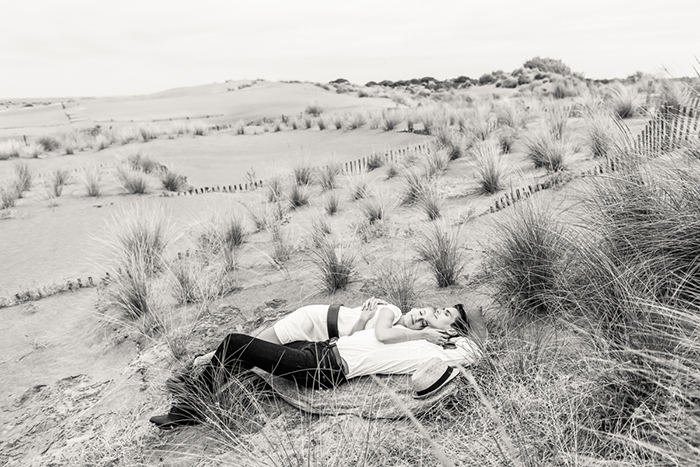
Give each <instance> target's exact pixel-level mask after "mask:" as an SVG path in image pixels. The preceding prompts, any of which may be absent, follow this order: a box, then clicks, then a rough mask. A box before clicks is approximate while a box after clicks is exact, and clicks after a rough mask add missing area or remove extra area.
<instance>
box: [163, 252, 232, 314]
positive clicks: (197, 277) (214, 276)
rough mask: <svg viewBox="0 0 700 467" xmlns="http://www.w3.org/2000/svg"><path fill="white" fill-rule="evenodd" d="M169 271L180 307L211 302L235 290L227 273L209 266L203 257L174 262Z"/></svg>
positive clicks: (198, 256)
mask: <svg viewBox="0 0 700 467" xmlns="http://www.w3.org/2000/svg"><path fill="white" fill-rule="evenodd" d="M168 271H169V273H170V286H171V289H172V295H173V298H175V300H176V301H177V303H178V304H179V305H186V304H190V303H199V302H211V301H213V300H216V299H218V298H220V297H221V296H223V295H225V294H226V293H227V292H229V291H231V290H233V289H234V288H235V282H234V281H233V280H231V279H230V278H229V277H228V276H227V274H226V272H225V271H222V270H221V269H220V268H218V267H213V266H212V265H209V264H208V260H207V259H206V258H204V257H202V256H201V255H193V256H192V257H185V258H182V259H178V260H176V261H173V262H172V263H171V264H170V265H169V267H168Z"/></svg>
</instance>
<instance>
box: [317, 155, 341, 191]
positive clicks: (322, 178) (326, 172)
mask: <svg viewBox="0 0 700 467" xmlns="http://www.w3.org/2000/svg"><path fill="white" fill-rule="evenodd" d="M341 173H343V167H342V166H341V165H340V163H339V162H335V161H332V162H329V163H328V164H327V165H325V166H323V167H322V168H321V170H320V172H319V177H318V178H319V182H320V183H321V188H323V189H324V190H333V189H334V188H337V187H338V176H339V175H340V174H341Z"/></svg>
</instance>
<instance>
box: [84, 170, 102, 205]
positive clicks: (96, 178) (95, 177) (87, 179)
mask: <svg viewBox="0 0 700 467" xmlns="http://www.w3.org/2000/svg"><path fill="white" fill-rule="evenodd" d="M100 182H101V176H100V169H99V168H98V167H90V168H87V169H85V174H84V175H83V186H84V187H85V191H86V192H87V195H88V196H91V197H95V198H98V197H99V196H101V195H102V186H101V185H100Z"/></svg>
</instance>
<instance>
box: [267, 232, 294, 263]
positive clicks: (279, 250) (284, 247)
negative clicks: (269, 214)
mask: <svg viewBox="0 0 700 467" xmlns="http://www.w3.org/2000/svg"><path fill="white" fill-rule="evenodd" d="M270 231H271V235H272V244H273V246H272V252H271V253H270V258H271V259H272V261H273V262H274V263H275V264H276V265H278V266H280V265H282V264H283V263H285V262H287V261H289V259H290V258H291V257H292V253H293V252H294V247H293V245H292V244H291V243H290V242H289V239H288V237H287V236H286V235H285V234H284V233H283V232H282V228H281V227H280V225H279V224H273V225H272V227H271V228H270Z"/></svg>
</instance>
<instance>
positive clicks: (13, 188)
mask: <svg viewBox="0 0 700 467" xmlns="http://www.w3.org/2000/svg"><path fill="white" fill-rule="evenodd" d="M17 199H19V193H18V192H17V185H16V184H15V183H9V184H7V183H3V184H0V208H1V209H8V208H11V207H14V205H15V203H16V202H17Z"/></svg>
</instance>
